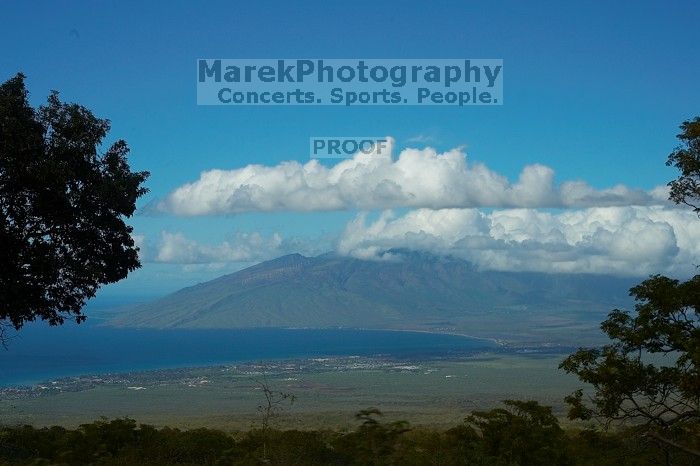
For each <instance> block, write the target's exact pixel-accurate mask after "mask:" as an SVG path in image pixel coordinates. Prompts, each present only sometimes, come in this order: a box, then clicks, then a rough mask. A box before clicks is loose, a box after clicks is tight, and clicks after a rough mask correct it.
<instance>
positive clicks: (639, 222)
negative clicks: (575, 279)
mask: <svg viewBox="0 0 700 466" xmlns="http://www.w3.org/2000/svg"><path fill="white" fill-rule="evenodd" d="M698 238H700V221H698V219H697V217H696V216H695V214H693V213H692V212H690V211H686V210H677V209H666V208H661V207H606V208H589V209H581V210H570V211H563V212H560V213H549V212H543V211H537V210H533V209H509V210H499V211H494V212H491V213H485V212H481V211H479V210H476V209H441V210H429V209H417V210H413V211H410V212H408V213H406V214H405V215H403V216H400V217H395V216H394V215H393V214H392V213H391V212H384V213H383V214H382V215H381V216H380V217H379V218H378V219H376V220H375V221H373V222H368V221H367V218H366V216H365V215H364V214H361V215H358V217H357V218H356V219H355V220H354V221H352V222H350V223H349V224H348V225H347V227H346V229H345V231H344V232H343V234H342V236H341V238H340V240H339V242H338V251H339V252H340V253H342V254H346V255H351V256H355V257H359V258H365V259H368V258H370V259H381V258H385V257H386V256H385V253H386V251H388V250H390V249H395V248H409V249H415V250H425V251H429V252H434V253H440V254H454V255H456V256H460V257H463V258H465V259H468V260H469V261H471V262H473V263H475V264H476V265H477V266H480V267H481V268H484V269H494V270H530V271H543V272H589V273H614V274H622V275H647V274H651V273H677V274H691V273H695V264H697V263H700V242H699V241H698Z"/></svg>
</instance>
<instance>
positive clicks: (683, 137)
mask: <svg viewBox="0 0 700 466" xmlns="http://www.w3.org/2000/svg"><path fill="white" fill-rule="evenodd" d="M678 139H680V141H681V144H680V145H679V146H678V147H677V148H676V149H675V150H674V151H673V152H671V154H670V155H669V156H668V160H667V161H666V165H668V166H674V167H676V168H677V169H678V170H679V171H680V175H679V177H678V178H677V179H675V180H673V181H671V182H670V183H669V184H668V186H669V188H670V194H669V199H671V200H672V201H674V202H675V203H676V204H686V205H688V206H690V207H692V208H693V210H694V211H695V212H696V213H697V214H698V215H700V117H695V118H694V119H693V120H688V121H685V122H683V124H682V125H681V133H680V134H679V135H678Z"/></svg>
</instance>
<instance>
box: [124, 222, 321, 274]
mask: <svg viewBox="0 0 700 466" xmlns="http://www.w3.org/2000/svg"><path fill="white" fill-rule="evenodd" d="M132 237H133V238H134V241H135V242H136V243H137V245H138V247H139V249H140V251H139V256H140V258H141V260H142V261H143V262H149V263H163V264H180V265H185V266H186V267H185V268H184V269H183V270H184V271H192V270H201V269H202V268H203V267H204V268H206V269H210V270H215V269H217V268H222V267H223V266H224V265H225V264H231V263H239V262H240V263H249V262H259V261H263V260H267V259H272V258H275V257H279V256H282V255H284V254H290V253H292V252H300V253H302V254H307V255H317V254H320V253H323V252H327V251H328V250H329V248H330V247H331V243H330V241H329V240H328V239H327V238H314V239H308V240H305V239H301V238H283V237H282V236H281V235H280V234H278V233H273V234H270V235H262V234H260V233H241V232H239V233H236V234H233V235H231V236H230V237H229V238H228V239H226V240H224V241H221V242H218V243H214V244H209V243H202V242H199V241H196V240H194V239H192V238H189V237H187V236H186V235H184V234H183V233H181V232H170V231H162V232H161V233H160V236H159V237H158V238H157V239H149V238H147V237H146V236H145V235H140V234H139V235H132Z"/></svg>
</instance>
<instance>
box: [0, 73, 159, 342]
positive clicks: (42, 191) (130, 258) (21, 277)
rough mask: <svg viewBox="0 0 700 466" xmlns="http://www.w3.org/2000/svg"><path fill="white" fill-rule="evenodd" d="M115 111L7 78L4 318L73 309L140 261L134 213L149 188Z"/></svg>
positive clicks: (76, 312) (1, 200)
mask: <svg viewBox="0 0 700 466" xmlns="http://www.w3.org/2000/svg"><path fill="white" fill-rule="evenodd" d="M109 129H110V123H109V121H108V120H103V119H99V118H96V117H95V116H94V115H93V114H92V113H91V112H90V111H89V110H88V109H87V108H85V107H83V106H80V105H77V104H66V103H63V102H61V101H60V100H59V97H58V93H56V92H53V93H52V94H51V95H50V96H49V97H48V100H47V103H46V104H45V105H43V106H41V107H39V108H38V109H36V110H35V109H34V108H32V107H31V106H30V105H29V102H28V93H27V89H26V87H25V84H24V76H23V75H22V74H18V75H17V76H15V77H14V78H12V79H10V80H9V81H7V82H5V83H4V84H2V85H0V264H2V267H0V323H5V324H6V325H7V323H9V324H11V325H12V326H14V327H15V328H16V329H19V328H21V327H22V325H23V324H24V323H25V322H28V321H33V320H36V319H42V320H46V321H48V322H49V323H50V324H51V325H57V324H62V323H63V322H64V319H66V318H69V317H73V318H75V320H76V321H78V322H80V321H82V320H83V319H84V316H83V315H82V314H81V309H82V307H83V305H84V304H85V302H86V300H87V299H89V298H91V297H93V296H94V295H95V292H96V291H97V289H98V288H99V287H100V286H101V285H104V284H107V283H113V282H116V281H119V280H121V279H123V278H125V277H126V276H127V274H128V273H129V272H130V271H133V270H134V269H136V268H137V267H139V266H140V263H139V259H138V248H137V247H136V246H135V244H134V240H133V238H132V237H131V232H132V228H131V227H130V226H128V225H126V224H125V222H124V220H125V218H128V217H130V216H132V215H133V214H134V211H135V209H136V200H137V199H138V198H139V197H140V196H142V195H143V194H145V193H146V189H145V188H144V187H143V186H142V184H143V182H144V181H145V180H146V178H147V177H148V173H147V172H132V171H131V170H130V168H129V164H128V162H127V154H128V152H129V149H128V147H127V145H126V142H124V141H122V140H118V141H117V142H115V143H114V144H112V145H111V146H110V147H109V148H107V149H106V150H105V151H104V152H101V148H102V143H103V140H104V138H105V137H106V135H107V133H108V131H109Z"/></svg>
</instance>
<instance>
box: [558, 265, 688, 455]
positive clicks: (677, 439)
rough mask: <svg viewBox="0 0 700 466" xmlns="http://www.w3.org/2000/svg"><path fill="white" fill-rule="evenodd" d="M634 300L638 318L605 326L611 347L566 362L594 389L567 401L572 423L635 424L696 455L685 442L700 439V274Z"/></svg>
mask: <svg viewBox="0 0 700 466" xmlns="http://www.w3.org/2000/svg"><path fill="white" fill-rule="evenodd" d="M630 294H631V295H632V296H633V297H634V298H635V300H636V303H637V304H636V306H635V311H636V312H635V313H634V314H631V313H629V312H627V311H622V310H619V309H616V310H613V311H612V312H611V313H610V314H609V315H608V318H607V319H606V320H605V321H604V322H603V323H602V324H601V329H602V330H603V332H605V333H606V334H607V335H608V337H609V338H610V340H611V343H610V344H608V345H605V346H603V347H602V348H591V349H579V350H578V351H576V352H575V353H573V354H572V355H570V356H569V357H567V358H566V359H565V360H564V361H563V362H562V363H561V366H560V367H561V368H562V369H564V370H565V371H566V372H568V373H572V374H576V375H577V376H578V378H579V379H580V380H581V381H582V382H585V383H588V384H590V386H591V387H592V393H589V394H585V393H584V390H583V389H580V390H578V391H576V392H575V393H573V394H572V395H570V396H568V397H567V399H566V401H567V402H568V404H569V406H570V410H569V417H570V418H572V419H582V420H589V419H597V420H599V421H600V422H602V423H603V424H605V425H606V426H609V425H611V424H612V423H616V422H617V423H625V422H632V423H634V424H636V425H638V426H640V428H641V430H642V432H643V433H644V434H645V435H647V436H649V437H651V438H653V439H654V440H656V441H658V442H660V443H662V444H664V445H665V446H666V447H674V448H678V449H685V450H686V451H687V452H691V451H694V448H692V447H691V446H687V445H686V446H684V444H683V442H684V441H685V442H687V441H689V440H690V441H691V443H697V440H698V433H699V432H700V431H699V430H698V428H699V427H700V422H699V421H700V372H699V367H700V326H699V324H700V275H696V276H695V277H694V278H692V279H690V280H688V281H686V282H680V281H678V280H674V279H670V278H667V277H663V276H658V275H657V276H653V277H651V278H649V279H648V280H645V281H644V282H642V283H641V284H640V285H638V286H636V287H634V288H632V289H631V290H630ZM586 395H587V396H586ZM695 453H697V452H695Z"/></svg>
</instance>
